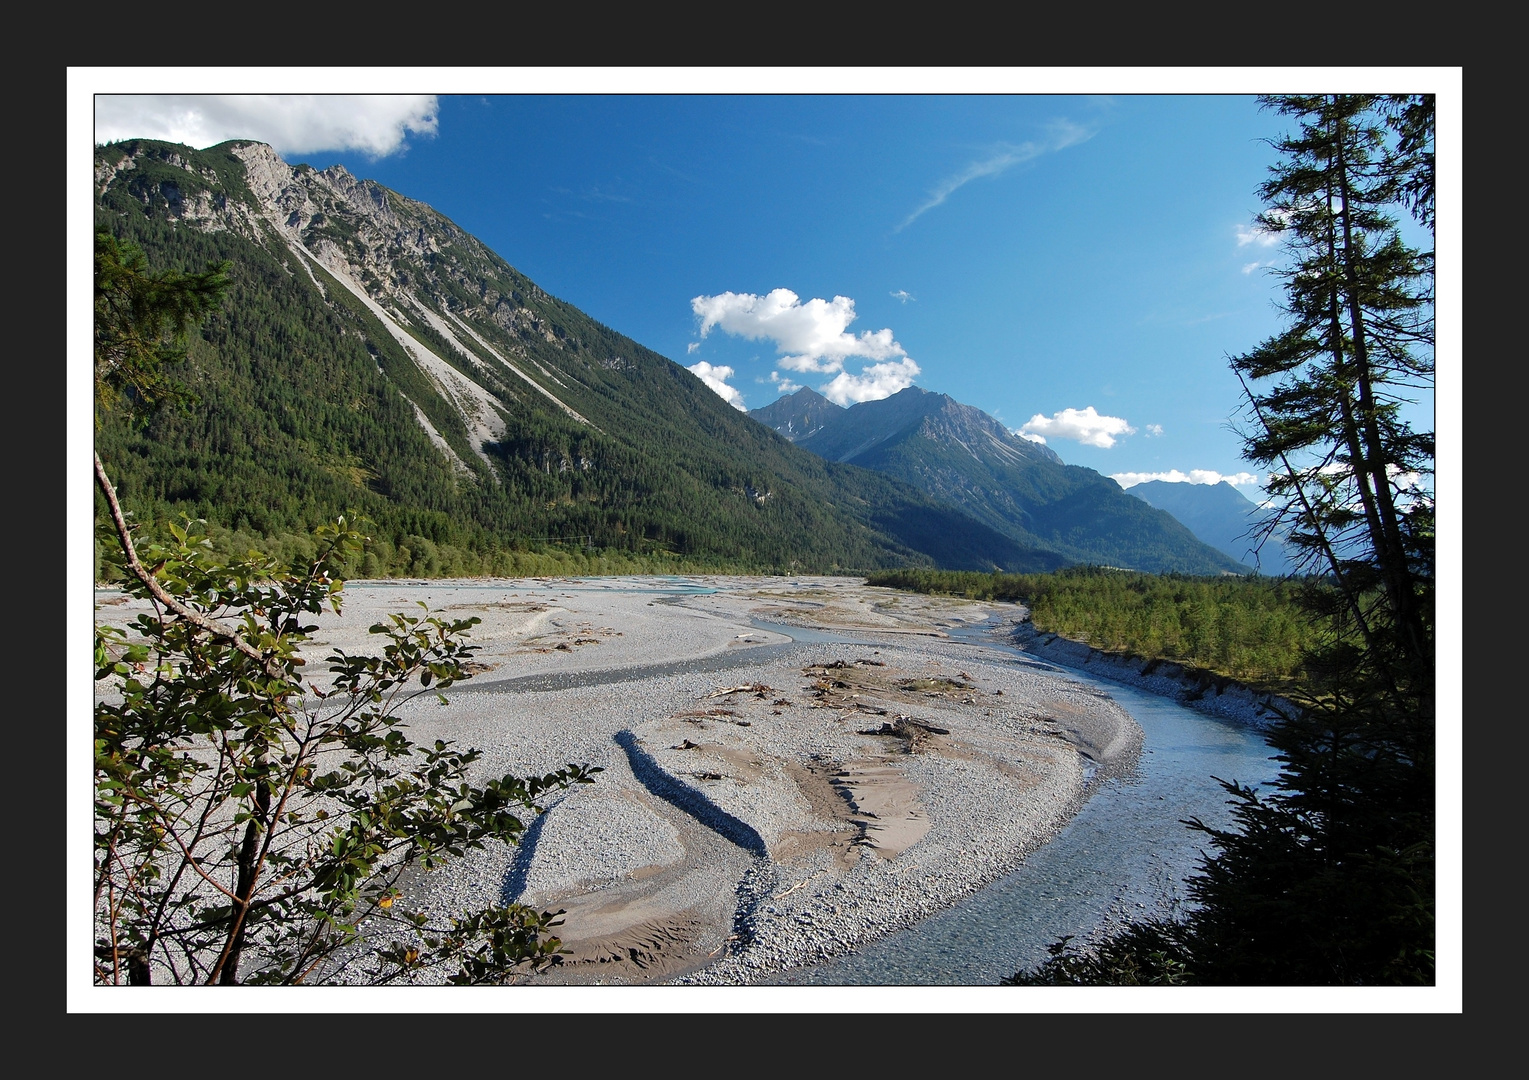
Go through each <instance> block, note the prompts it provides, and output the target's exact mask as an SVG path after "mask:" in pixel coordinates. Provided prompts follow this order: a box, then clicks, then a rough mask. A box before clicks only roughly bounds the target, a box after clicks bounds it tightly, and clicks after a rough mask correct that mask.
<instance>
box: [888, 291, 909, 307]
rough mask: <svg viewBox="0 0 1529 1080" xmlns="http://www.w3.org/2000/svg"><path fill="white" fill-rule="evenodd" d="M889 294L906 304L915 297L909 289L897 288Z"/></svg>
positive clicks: (900, 302)
mask: <svg viewBox="0 0 1529 1080" xmlns="http://www.w3.org/2000/svg"><path fill="white" fill-rule="evenodd" d="M889 295H890V296H891V297H892V299H894V300H896V301H897V302H898V303H899V304H906V303H907V302H908V301H909V300H912V299H913V294H912V293H910V292H909V291H908V290H907V289H896V290H894V291H893V292H891V293H890V294H889Z"/></svg>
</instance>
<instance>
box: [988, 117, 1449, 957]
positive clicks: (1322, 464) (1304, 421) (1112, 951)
mask: <svg viewBox="0 0 1529 1080" xmlns="http://www.w3.org/2000/svg"><path fill="white" fill-rule="evenodd" d="M1261 100H1262V104H1263V105H1264V106H1265V107H1266V108H1272V109H1275V110H1277V111H1278V112H1280V113H1281V114H1283V115H1285V116H1289V117H1291V118H1293V119H1294V120H1295V122H1296V131H1295V132H1294V133H1293V134H1291V135H1288V136H1286V137H1285V138H1283V139H1280V140H1279V141H1277V142H1276V143H1275V148H1276V150H1278V152H1279V155H1280V157H1279V160H1278V162H1277V163H1276V164H1275V165H1274V166H1273V167H1272V168H1271V170H1270V175H1269V179H1268V181H1267V182H1266V183H1265V184H1264V185H1263V186H1262V188H1261V189H1260V195H1261V197H1262V198H1263V200H1264V201H1265V204H1266V209H1265V210H1264V212H1263V213H1262V214H1261V215H1260V217H1259V222H1260V224H1261V225H1262V227H1264V228H1266V229H1269V230H1271V231H1275V232H1277V233H1279V235H1280V236H1281V238H1282V239H1283V240H1284V244H1285V250H1286V252H1287V253H1288V255H1289V256H1290V261H1289V264H1288V265H1287V266H1286V267H1285V268H1284V269H1283V270H1282V271H1281V274H1282V277H1283V279H1284V283H1285V301H1284V310H1285V313H1286V315H1287V316H1288V323H1287V326H1286V328H1285V329H1284V330H1283V331H1281V332H1280V333H1278V334H1276V335H1274V336H1273V337H1271V338H1269V339H1268V340H1267V341H1265V342H1263V343H1262V344H1260V345H1259V346H1258V347H1257V348H1255V349H1253V350H1252V351H1250V352H1248V353H1245V354H1243V355H1241V356H1237V357H1233V358H1232V359H1231V366H1232V368H1233V370H1234V371H1235V372H1236V373H1237V375H1238V376H1239V378H1240V379H1242V380H1243V386H1244V388H1245V390H1246V394H1247V400H1246V405H1247V416H1246V420H1247V424H1246V429H1245V436H1244V456H1245V457H1246V458H1247V459H1248V460H1249V461H1252V462H1255V463H1257V464H1259V465H1262V466H1265V467H1267V468H1269V469H1270V470H1271V472H1270V481H1269V492H1270V494H1271V495H1272V496H1273V500H1274V505H1275V507H1276V509H1277V511H1278V514H1277V516H1276V517H1275V518H1274V519H1273V521H1272V523H1271V528H1275V527H1280V528H1287V529H1289V530H1290V534H1291V539H1292V541H1293V543H1294V544H1295V545H1296V546H1297V547H1298V548H1299V549H1300V550H1301V551H1302V552H1303V554H1304V557H1305V567H1304V568H1305V569H1306V570H1308V571H1309V572H1310V573H1311V574H1312V579H1311V580H1312V584H1311V585H1309V586H1308V587H1307V588H1306V590H1305V592H1304V596H1303V599H1304V603H1305V606H1306V609H1307V610H1308V612H1309V613H1310V614H1311V616H1312V618H1313V619H1314V620H1316V623H1317V625H1318V627H1319V628H1320V630H1321V636H1320V639H1319V645H1318V646H1317V647H1316V648H1315V649H1313V650H1312V651H1311V652H1310V653H1309V654H1308V655H1307V657H1306V665H1307V671H1308V684H1307V687H1308V688H1307V689H1306V690H1305V691H1304V692H1302V693H1300V694H1299V696H1298V697H1297V699H1296V702H1297V705H1298V707H1299V708H1298V711H1297V712H1296V713H1294V714H1293V715H1291V716H1289V717H1287V718H1286V719H1285V720H1284V721H1283V722H1282V723H1280V724H1279V725H1278V726H1277V727H1276V728H1275V730H1274V731H1273V732H1272V734H1271V736H1270V743H1271V745H1272V746H1273V747H1274V748H1275V749H1276V750H1277V751H1278V760H1279V761H1281V762H1282V767H1281V771H1280V775H1279V778H1278V780H1277V781H1276V782H1275V784H1274V785H1273V790H1272V791H1269V792H1257V791H1255V790H1253V789H1251V788H1247V787H1243V786H1239V785H1237V784H1235V783H1230V782H1228V783H1225V786H1226V788H1227V790H1228V793H1229V794H1230V796H1231V797H1232V801H1233V804H1234V809H1233V822H1234V824H1233V826H1232V827H1231V828H1228V829H1219V828H1213V827H1210V826H1208V825H1206V824H1204V823H1203V822H1202V821H1199V820H1195V821H1191V822H1187V823H1186V824H1189V825H1191V826H1192V827H1194V828H1197V829H1200V830H1202V831H1204V832H1205V833H1207V834H1208V835H1209V837H1210V839H1211V842H1212V853H1211V854H1210V855H1209V856H1207V858H1206V859H1205V860H1204V862H1203V863H1202V867H1201V872H1200V873H1199V874H1198V875H1197V876H1196V877H1194V878H1192V879H1190V881H1189V883H1188V884H1189V890H1190V895H1191V898H1192V900H1193V901H1194V902H1195V905H1194V909H1193V910H1192V911H1191V913H1190V914H1189V916H1188V917H1187V918H1186V919H1185V920H1184V921H1182V922H1178V923H1164V922H1149V923H1145V924H1142V925H1140V926H1135V927H1132V928H1130V929H1129V930H1128V931H1127V932H1125V933H1122V934H1118V935H1116V936H1114V937H1112V938H1110V939H1108V940H1106V941H1104V942H1102V943H1100V944H1098V945H1096V946H1094V947H1092V948H1089V949H1081V950H1080V949H1077V948H1074V947H1072V946H1071V945H1069V944H1068V943H1066V942H1064V943H1060V944H1059V945H1058V946H1056V947H1055V948H1054V949H1053V955H1052V957H1051V959H1050V960H1048V961H1046V962H1045V963H1044V964H1042V965H1041V966H1040V967H1039V968H1037V969H1036V970H1034V971H1032V972H1028V973H1021V974H1019V975H1016V976H1015V977H1014V978H1013V979H1011V980H1007V981H1009V982H1011V983H1022V984H1034V983H1077V982H1095V983H1099V982H1104V983H1110V982H1114V983H1157V984H1165V983H1200V984H1222V985H1225V984H1241V985H1351V986H1352V985H1418V984H1424V985H1426V984H1431V983H1432V982H1433V980H1434V716H1435V700H1434V685H1435V684H1434V673H1435V668H1434V634H1433V582H1434V562H1433V536H1434V533H1433V492H1432V485H1431V482H1430V481H1431V477H1432V467H1433V456H1434V440H1433V433H1432V432H1431V431H1420V430H1416V429H1415V428H1414V427H1413V425H1412V423H1411V422H1410V421H1409V419H1408V409H1407V406H1408V405H1409V403H1410V400H1411V399H1412V397H1413V396H1414V395H1418V394H1420V393H1424V392H1427V391H1430V390H1431V388H1432V385H1433V371H1434V369H1433V321H1432V312H1433V291H1432V290H1433V256H1432V252H1431V251H1430V250H1424V249H1419V248H1417V247H1415V246H1412V245H1409V244H1408V243H1407V242H1405V240H1404V238H1403V236H1402V232H1401V229H1400V227H1399V222H1398V219H1397V218H1396V217H1395V216H1394V213H1395V211H1397V210H1399V209H1405V210H1407V211H1409V212H1411V213H1412V215H1413V216H1414V218H1415V220H1416V221H1417V222H1418V223H1419V224H1420V225H1422V226H1423V227H1424V228H1425V229H1431V227H1432V223H1433V173H1432V160H1433V119H1432V110H1433V102H1432V99H1431V98H1428V97H1423V96H1414V97H1396V96H1384V97H1382V96H1374V95H1300V96H1287V97H1271V98H1264V99H1261Z"/></svg>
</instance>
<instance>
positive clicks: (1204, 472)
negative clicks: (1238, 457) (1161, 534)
mask: <svg viewBox="0 0 1529 1080" xmlns="http://www.w3.org/2000/svg"><path fill="white" fill-rule="evenodd" d="M1110 479H1111V480H1113V481H1115V483H1117V484H1119V485H1120V486H1121V487H1123V488H1128V487H1135V486H1136V485H1137V484H1145V483H1146V482H1147V481H1149V480H1164V481H1166V482H1168V483H1170V484H1219V483H1221V482H1222V481H1223V480H1224V481H1226V482H1227V483H1228V484H1231V485H1232V486H1233V487H1251V486H1256V485H1257V484H1258V483H1259V480H1260V477H1259V475H1258V474H1257V473H1250V472H1239V473H1220V472H1217V471H1216V470H1215V469H1190V470H1189V471H1188V472H1187V473H1186V472H1180V471H1179V470H1178V469H1169V470H1168V471H1167V472H1150V473H1145V472H1121V473H1110Z"/></svg>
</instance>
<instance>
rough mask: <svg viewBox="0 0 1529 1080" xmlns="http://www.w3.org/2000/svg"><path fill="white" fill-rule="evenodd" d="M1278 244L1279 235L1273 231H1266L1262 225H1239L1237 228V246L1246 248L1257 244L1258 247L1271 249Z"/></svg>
mask: <svg viewBox="0 0 1529 1080" xmlns="http://www.w3.org/2000/svg"><path fill="white" fill-rule="evenodd" d="M1277 243H1279V233H1277V232H1275V231H1274V230H1273V229H1266V228H1264V227H1263V226H1262V225H1239V226H1237V246H1238V247H1247V246H1248V245H1249V244H1257V245H1258V246H1259V247H1272V246H1273V245H1275V244H1277Z"/></svg>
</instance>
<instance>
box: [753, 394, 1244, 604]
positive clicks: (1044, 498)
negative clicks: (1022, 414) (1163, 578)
mask: <svg viewBox="0 0 1529 1080" xmlns="http://www.w3.org/2000/svg"><path fill="white" fill-rule="evenodd" d="M809 394H812V396H807V395H809ZM820 401H821V402H823V403H826V404H828V405H829V406H830V408H833V409H837V410H838V411H837V412H829V411H826V410H824V409H822V407H821V405H820V404H819V402H820ZM783 403H784V404H783ZM809 413H810V415H811V422H810V423H808V422H805V421H803V420H801V419H799V418H800V417H803V416H806V415H808V414H809ZM750 415H752V416H754V417H755V418H757V419H759V420H761V421H762V422H768V423H771V425H772V426H774V427H775V428H776V430H777V431H781V433H782V434H783V435H784V434H786V430H783V429H785V428H787V426H788V425H789V430H790V431H791V432H792V433H793V435H794V438H793V441H794V442H795V443H796V445H798V446H801V447H803V448H805V449H807V450H811V451H812V452H814V453H816V454H818V455H820V456H822V457H824V458H825V459H827V460H830V461H836V462H840V463H845V464H854V465H860V466H863V467H865V468H869V469H873V470H875V471H877V472H880V473H883V474H885V475H888V476H892V477H895V478H897V479H899V480H903V481H905V482H907V483H909V484H912V485H913V486H915V487H917V488H919V489H920V490H922V491H924V492H925V493H926V494H928V495H929V496H930V497H932V498H936V499H939V500H940V501H942V502H947V503H950V504H952V505H955V506H957V507H959V508H961V509H962V510H964V511H965V512H967V513H968V514H970V515H971V516H972V517H974V518H976V519H977V520H978V521H981V522H983V523H984V524H986V525H988V526H989V527H991V528H993V529H994V530H996V531H998V532H1001V533H1003V534H1004V535H1007V536H1009V537H1011V538H1013V539H1014V540H1016V541H1017V542H1019V543H1022V544H1024V545H1026V546H1027V547H1034V548H1038V549H1041V550H1046V551H1050V552H1053V553H1055V554H1056V555H1057V556H1058V557H1060V558H1062V559H1063V560H1065V561H1066V562H1069V563H1078V562H1091V563H1099V564H1105V565H1112V566H1123V567H1127V568H1131V569H1139V570H1146V571H1149V572H1154V573H1162V572H1170V571H1176V572H1183V573H1197V574H1222V573H1246V572H1247V569H1248V568H1247V567H1246V566H1243V565H1242V564H1241V563H1239V562H1238V561H1237V560H1235V559H1233V558H1232V557H1230V556H1229V555H1227V554H1226V553H1225V552H1223V551H1220V550H1219V549H1217V548H1215V547H1214V546H1212V545H1209V544H1206V543H1204V542H1203V541H1201V540H1200V539H1198V538H1197V537H1195V535H1194V534H1193V532H1192V531H1191V530H1189V529H1188V528H1186V527H1185V526H1184V525H1183V524H1182V523H1180V522H1179V521H1177V520H1176V519H1175V518H1174V517H1173V516H1172V515H1171V514H1168V513H1166V512H1164V511H1161V510H1157V509H1155V508H1150V509H1143V500H1140V499H1132V498H1129V497H1128V495H1127V494H1126V492H1125V491H1123V490H1122V489H1121V488H1120V485H1118V484H1117V483H1115V481H1113V480H1111V479H1109V478H1108V477H1106V476H1103V475H1102V474H1100V473H1097V472H1095V471H1094V470H1092V469H1087V468H1084V467H1082V466H1078V465H1067V464H1066V463H1064V462H1063V461H1062V459H1061V458H1060V457H1058V456H1057V454H1056V452H1055V451H1053V450H1052V449H1051V448H1050V447H1048V446H1045V445H1044V444H1041V443H1036V442H1033V441H1031V440H1028V439H1024V438H1022V437H1020V436H1018V435H1015V434H1014V433H1013V432H1011V431H1009V430H1008V428H1007V427H1005V426H1004V425H1003V423H1002V422H1001V421H999V420H998V419H996V418H995V417H993V416H990V415H989V414H987V413H985V412H983V411H982V410H980V409H978V408H976V407H975V406H972V405H965V404H962V403H961V402H958V401H956V400H955V399H954V398H952V397H950V396H949V395H947V394H941V393H938V392H935V391H930V390H925V389H923V388H922V387H917V386H910V387H906V388H904V389H903V390H901V391H899V392H898V393H896V394H893V395H891V396H890V397H887V398H882V399H880V400H877V401H863V402H859V403H857V404H855V405H852V406H850V407H849V408H847V409H838V407H837V406H833V405H832V403H831V402H827V399H824V398H822V397H821V395H816V394H813V392H811V391H806V390H799V391H797V392H796V393H795V394H793V395H790V397H788V398H782V399H780V400H778V401H776V402H774V403H772V404H771V405H769V406H765V407H764V408H761V409H758V410H755V411H754V412H753V413H751V414H750ZM809 429H810V430H809ZM797 432H800V434H797ZM788 437H791V436H788ZM1149 505H1150V504H1149Z"/></svg>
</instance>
